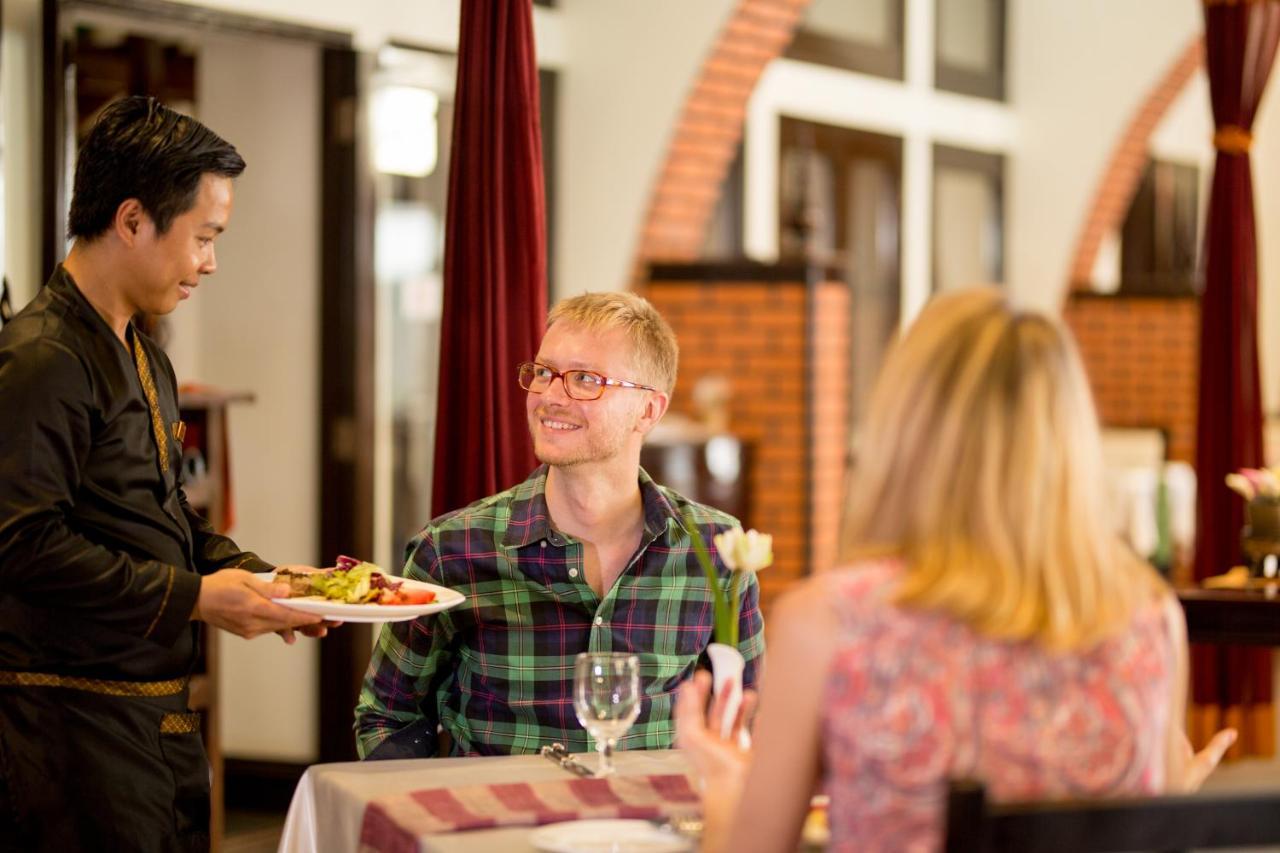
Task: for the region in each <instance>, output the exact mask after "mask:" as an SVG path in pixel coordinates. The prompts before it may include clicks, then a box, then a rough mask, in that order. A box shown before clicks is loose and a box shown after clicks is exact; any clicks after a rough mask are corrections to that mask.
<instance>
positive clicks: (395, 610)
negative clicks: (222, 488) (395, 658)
mask: <svg viewBox="0 0 1280 853" xmlns="http://www.w3.org/2000/svg"><path fill="white" fill-rule="evenodd" d="M257 577H258V579H259V580H264V581H268V582H270V581H273V580H275V577H276V575H275V572H260V573H258V575H257ZM396 580H399V581H403V582H404V585H405V587H406V588H407V589H429V590H431V591H432V592H434V593H435V594H436V600H435V601H433V602H431V603H430V604H347V603H346V602H342V601H329V600H327V599H323V598H273V599H271V600H272V601H274V602H276V603H277V604H283V605H284V606H285V607H292V608H293V609H294V610H301V611H303V612H304V613H314V614H316V615H317V616H323V617H324V618H326V619H333V620H336V621H341V622H405V621H408V620H409V619H417V618H418V617H419V616H428V615H430V614H432V613H439V612H440V611H441V610H448V609H449V608H450V607H457V606H458V605H459V604H461V603H462V602H464V601H466V600H467V597H466V596H465V595H463V594H462V593H460V592H458V591H457V590H452V589H449V588H448V587H444V586H436V585H435V584H433V583H426V582H424V581H415V580H409V579H407V578H396Z"/></svg>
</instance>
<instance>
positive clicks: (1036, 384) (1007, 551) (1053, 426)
mask: <svg viewBox="0 0 1280 853" xmlns="http://www.w3.org/2000/svg"><path fill="white" fill-rule="evenodd" d="M845 525H846V526H845V534H844V545H845V555H846V556H847V557H849V558H857V557H860V556H867V555H869V554H876V553H880V554H884V553H890V554H894V555H897V556H899V557H900V558H902V560H903V562H904V564H905V572H904V576H903V579H902V583H901V585H900V587H899V589H898V593H897V602H898V603H899V604H901V605H904V606H908V607H917V608H926V609H933V610H938V611H942V612H945V613H947V614H949V615H951V616H952V617H954V618H956V619H958V620H961V621H963V622H965V623H966V624H968V625H970V626H971V627H972V628H973V629H974V630H976V631H978V632H979V633H981V634H984V635H987V636H991V637H998V638H1002V639H1010V640H1025V639H1032V640H1036V641H1038V642H1040V643H1042V644H1044V645H1046V646H1048V647H1050V648H1055V649H1071V648H1081V647H1087V646H1089V645H1092V644H1093V643H1095V642H1096V641H1098V640H1100V639H1102V638H1103V637H1104V636H1106V635H1107V634H1109V633H1111V632H1113V631H1114V630H1116V629H1118V628H1120V627H1122V626H1123V625H1125V624H1127V623H1128V620H1129V619H1130V618H1131V616H1132V614H1133V612H1134V610H1135V608H1137V607H1139V606H1141V605H1142V604H1143V603H1144V602H1148V601H1151V600H1153V599H1154V597H1155V596H1156V595H1157V593H1158V591H1159V590H1160V589H1161V585H1160V581H1159V578H1158V576H1157V575H1156V574H1155V572H1154V571H1153V570H1152V569H1151V568H1150V567H1149V566H1148V565H1146V564H1145V563H1144V562H1142V561H1141V560H1139V559H1138V558H1137V557H1136V556H1135V555H1134V554H1133V553H1132V552H1131V551H1129V550H1128V549H1127V548H1126V547H1125V546H1124V545H1123V544H1122V543H1121V542H1120V540H1119V538H1118V537H1117V535H1116V534H1115V533H1114V531H1113V528H1112V527H1111V525H1110V524H1109V523H1108V519H1107V508H1106V495H1105V490H1104V480H1103V469H1102V451H1101V442H1100V439H1099V434H1098V423H1097V416H1096V414H1095V412H1094V407H1093V399H1092V397H1091V395H1090V393H1089V387H1088V384H1087V382H1086V380H1085V376H1084V371H1083V369H1082V368H1081V365H1080V359H1079V356H1078V355H1077V353H1076V350H1075V346H1074V344H1073V342H1072V340H1071V337H1070V335H1069V334H1068V332H1067V331H1066V330H1065V329H1064V328H1062V327H1061V326H1060V325H1059V324H1058V323H1057V322H1055V321H1054V320H1052V319H1050V318H1048V317H1046V316H1044V315H1042V314H1038V313H1027V312H1017V311H1014V310H1012V309H1011V308H1010V307H1009V305H1008V303H1007V301H1006V298H1005V295H1004V294H1003V293H1002V292H1001V291H999V290H996V289H994V288H982V289H974V290H968V291H963V292H959V293H954V294H949V295H945V296H940V297H938V298H936V299H934V300H933V302H931V303H930V304H929V305H928V306H927V307H926V308H925V309H924V311H923V312H922V313H921V315H920V318H919V319H918V320H917V321H916V322H915V324H914V325H912V327H911V328H910V330H908V332H907V333H906V336H905V337H904V338H903V339H902V340H901V341H899V342H898V343H897V344H896V345H895V346H894V348H893V351H892V352H891V354H890V355H889V357H888V359H887V361H886V363H885V367H884V369H883V371H882V372H881V374H880V377H879V379H878V380H877V383H876V386H875V389H874V390H873V392H872V396H871V403H870V407H869V414H868V416H867V420H866V423H865V424H864V427H863V434H862V436H861V439H860V441H859V443H858V450H857V462H856V464H855V466H854V470H853V472H852V479H851V482H850V498H849V505H848V513H847V515H846V520H845Z"/></svg>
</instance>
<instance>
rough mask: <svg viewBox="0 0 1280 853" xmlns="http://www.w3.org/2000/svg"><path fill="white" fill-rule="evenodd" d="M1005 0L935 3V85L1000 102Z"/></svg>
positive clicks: (1003, 84)
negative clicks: (936, 14)
mask: <svg viewBox="0 0 1280 853" xmlns="http://www.w3.org/2000/svg"><path fill="white" fill-rule="evenodd" d="M1005 9H1006V3H1005V0H937V13H938V16H937V21H936V27H935V44H934V83H935V85H936V86H937V87H938V88H939V89H944V90H946V91H949V92H959V93H960V94H963V95H975V96H977V97H979V98H993V99H995V100H1003V98H1004V93H1005V81H1004V73H1005V46H1004V39H1005Z"/></svg>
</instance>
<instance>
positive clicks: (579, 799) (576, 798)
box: [360, 774, 701, 853]
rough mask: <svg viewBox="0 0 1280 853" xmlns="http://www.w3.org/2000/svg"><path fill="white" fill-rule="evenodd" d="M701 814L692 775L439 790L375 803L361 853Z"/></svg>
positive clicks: (406, 851) (408, 851) (408, 852)
mask: <svg viewBox="0 0 1280 853" xmlns="http://www.w3.org/2000/svg"><path fill="white" fill-rule="evenodd" d="M700 811H701V806H700V803H699V799H698V794H697V792H696V791H694V790H693V787H692V786H691V785H690V784H689V779H688V777H687V776H682V775H679V774H670V775H660V776H614V777H612V778H608V779H564V780H557V781H554V782H534V783H527V782H512V783H508V784H501V785H468V786H464V787H457V788H432V789H428V790H422V791H411V792H409V793H404V794H394V795H391V796H387V797H380V798H378V799H375V800H372V801H371V802H370V803H369V805H368V806H367V807H366V808H365V812H364V821H363V824H362V826H361V828H360V850H361V851H362V853H413V851H416V850H417V849H418V838H419V837H420V836H423V835H432V834H436V833H442V832H459V831H462V830H467V829H493V828H495V827H500V826H538V825H540V824H544V823H557V822H559V821H565V820H581V819H588V818H590V819H598V818H636V819H640V820H653V819H658V818H670V817H688V816H694V815H697V814H698V813H699V812H700Z"/></svg>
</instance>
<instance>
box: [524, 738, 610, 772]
mask: <svg viewBox="0 0 1280 853" xmlns="http://www.w3.org/2000/svg"><path fill="white" fill-rule="evenodd" d="M538 752H540V753H541V754H542V756H543V757H544V758H548V759H550V760H552V761H554V762H555V763H557V764H559V765H560V766H561V767H563V768H564V769H565V770H568V771H569V772H570V773H572V774H574V775H575V776H581V777H582V778H584V779H591V778H594V777H595V775H596V774H595V771H593V770H592V769H591V768H590V767H588V766H587V765H585V764H583V763H582V762H581V761H579V760H578V759H576V758H574V757H573V756H572V755H570V754H569V750H568V749H566V748H565V745H564V744H562V743H553V744H551V745H550V746H544V747H542V749H540V750H538Z"/></svg>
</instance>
